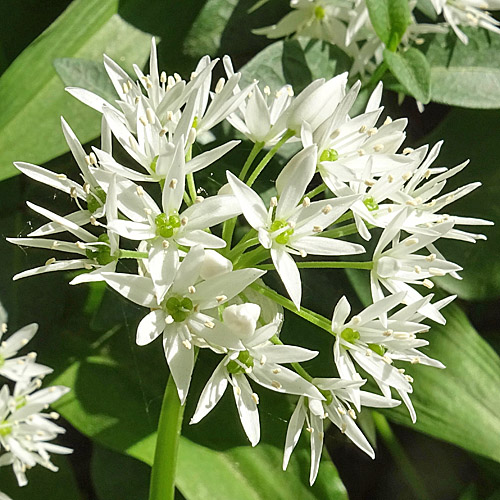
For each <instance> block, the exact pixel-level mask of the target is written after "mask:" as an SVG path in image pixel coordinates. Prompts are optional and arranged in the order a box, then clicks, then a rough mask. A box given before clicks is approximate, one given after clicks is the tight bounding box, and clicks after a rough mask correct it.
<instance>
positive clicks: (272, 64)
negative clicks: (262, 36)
mask: <svg viewBox="0 0 500 500" xmlns="http://www.w3.org/2000/svg"><path fill="white" fill-rule="evenodd" d="M349 68H350V59H349V58H348V57H347V56H346V55H345V54H344V53H343V52H342V51H341V50H339V49H338V48H337V47H334V46H333V45H330V44H328V43H325V42H321V41H319V40H312V39H309V38H304V37H300V38H298V39H297V40H286V41H284V42H283V41H280V42H275V43H273V44H272V45H269V46H268V47H266V48H265V49H264V50H263V51H261V52H259V53H258V54H257V55H256V56H255V57H254V58H253V59H252V60H251V61H249V62H248V63H247V64H246V65H245V66H243V68H241V72H242V74H243V80H244V81H245V83H250V82H252V81H253V79H254V78H255V77H256V76H257V77H258V78H259V80H260V82H262V84H263V85H269V86H270V87H271V89H272V90H274V91H276V90H278V89H279V88H280V87H282V86H283V85H285V83H288V84H291V85H292V86H293V88H294V91H295V92H296V93H298V92H300V91H301V90H302V89H303V88H304V87H306V86H307V85H308V84H309V83H310V82H312V81H313V80H315V79H317V78H332V77H333V76H335V75H338V74H339V73H342V72H343V71H347V70H348V69H349Z"/></svg>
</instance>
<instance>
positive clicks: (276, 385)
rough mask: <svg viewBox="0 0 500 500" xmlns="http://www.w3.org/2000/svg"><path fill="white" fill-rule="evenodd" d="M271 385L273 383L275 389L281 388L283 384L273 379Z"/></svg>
mask: <svg viewBox="0 0 500 500" xmlns="http://www.w3.org/2000/svg"><path fill="white" fill-rule="evenodd" d="M271 385H272V386H273V387H274V388H275V389H281V384H280V383H279V382H278V381H277V380H272V381H271Z"/></svg>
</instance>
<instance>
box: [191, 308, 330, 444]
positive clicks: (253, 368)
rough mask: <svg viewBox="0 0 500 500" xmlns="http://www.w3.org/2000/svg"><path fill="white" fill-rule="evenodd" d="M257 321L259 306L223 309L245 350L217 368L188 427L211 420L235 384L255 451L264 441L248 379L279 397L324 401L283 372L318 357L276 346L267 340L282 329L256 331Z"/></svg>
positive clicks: (314, 390) (304, 383)
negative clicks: (288, 395) (285, 394)
mask: <svg viewBox="0 0 500 500" xmlns="http://www.w3.org/2000/svg"><path fill="white" fill-rule="evenodd" d="M259 315H260V307H259V306H258V305H257V304H251V303H245V304H240V305H232V306H228V307H227V308H226V309H224V312H223V322H224V325H225V326H226V328H228V329H229V330H230V331H231V333H232V334H233V335H234V336H235V337H236V338H239V339H241V342H242V343H243V345H244V349H242V350H240V351H230V352H229V353H228V354H227V355H226V356H225V357H224V359H223V360H222V361H221V362H220V363H219V365H218V366H217V368H216V369H215V371H214V373H213V374H212V376H211V377H210V379H209V381H208V382H207V384H206V386H205V388H204V389H203V392H202V394H201V396H200V400H199V401H198V405H197V407H196V411H195V413H194V415H193V418H192V419H191V422H190V423H191V424H195V423H197V422H199V421H200V420H201V419H202V418H203V417H204V416H205V415H207V414H208V413H209V412H210V411H211V410H212V409H213V408H214V407H215V405H216V404H217V403H218V402H219V400H220V398H221V397H222V396H223V394H224V392H225V390H226V388H227V386H228V384H231V385H232V387H233V395H234V398H235V401H236V406H237V408H238V413H239V415H240V420H241V424H242V426H243V429H244V430H245V433H246V435H247V437H248V439H249V440H250V442H251V444H252V446H255V445H256V444H257V443H258V442H259V440H260V423H259V412H258V409H257V405H258V404H259V396H258V395H257V394H256V393H255V392H253V390H252V387H251V386H250V384H249V382H248V380H247V377H248V378H250V379H251V380H253V381H254V382H256V383H257V384H259V385H261V386H263V387H265V388H267V389H271V390H272V391H275V392H280V393H287V394H296V395H307V396H309V397H312V398H317V399H323V396H322V395H321V393H320V392H319V391H318V389H317V388H316V387H314V385H312V384H311V383H310V382H308V381H307V380H305V379H304V378H302V377H301V376H300V375H298V374H297V373H295V372H294V371H292V370H289V369H288V368H285V367H284V366H281V364H282V363H294V362H301V361H307V360H310V359H312V358H314V357H315V356H316V355H317V354H318V353H317V352H316V351H309V350H307V349H304V348H302V347H297V346H288V345H274V344H273V343H271V342H270V341H269V339H270V338H271V337H273V336H274V335H276V333H277V330H278V327H279V323H278V322H274V323H269V324H267V325H264V326H262V327H260V328H257V329H256V325H257V321H258V319H259Z"/></svg>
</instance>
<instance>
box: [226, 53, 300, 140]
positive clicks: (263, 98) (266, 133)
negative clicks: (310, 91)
mask: <svg viewBox="0 0 500 500" xmlns="http://www.w3.org/2000/svg"><path fill="white" fill-rule="evenodd" d="M224 68H225V70H226V73H227V75H228V77H231V76H232V75H233V74H234V70H233V64H232V62H231V58H230V57H229V56H224ZM237 91H239V88H238V87H237V88H235V89H234V92H237ZM292 99H293V89H292V87H291V85H284V86H283V87H281V88H280V89H279V90H276V92H274V93H272V92H271V89H270V88H269V87H268V86H267V85H266V86H264V87H263V89H262V91H261V90H260V88H259V86H258V85H256V86H255V87H254V88H253V90H252V92H251V93H250V94H249V95H248V98H247V99H246V100H245V101H243V102H242V103H241V104H240V105H239V107H238V109H237V110H236V111H235V112H234V113H232V114H230V115H229V116H228V117H227V121H228V122H229V123H230V124H231V125H232V126H233V127H234V128H235V129H236V130H238V131H240V132H241V133H242V134H244V135H245V136H246V137H247V138H248V139H250V140H251V141H252V142H254V143H258V142H260V143H263V144H264V145H266V146H270V145H273V144H275V143H276V142H277V141H278V140H279V139H280V136H281V135H283V133H284V132H285V131H286V124H285V123H284V121H283V120H279V118H280V117H281V116H282V115H284V114H285V113H286V112H287V109H288V107H289V106H290V103H291V102H292ZM277 123H278V125H277V126H276V124H277Z"/></svg>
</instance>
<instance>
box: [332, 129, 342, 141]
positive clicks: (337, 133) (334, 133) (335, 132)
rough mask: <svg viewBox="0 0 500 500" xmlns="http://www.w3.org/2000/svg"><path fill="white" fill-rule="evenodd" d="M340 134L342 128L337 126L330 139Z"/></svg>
mask: <svg viewBox="0 0 500 500" xmlns="http://www.w3.org/2000/svg"><path fill="white" fill-rule="evenodd" d="M339 135H340V129H339V128H336V129H335V130H334V131H333V132H332V133H331V134H330V139H336V138H337V137H338V136H339Z"/></svg>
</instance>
